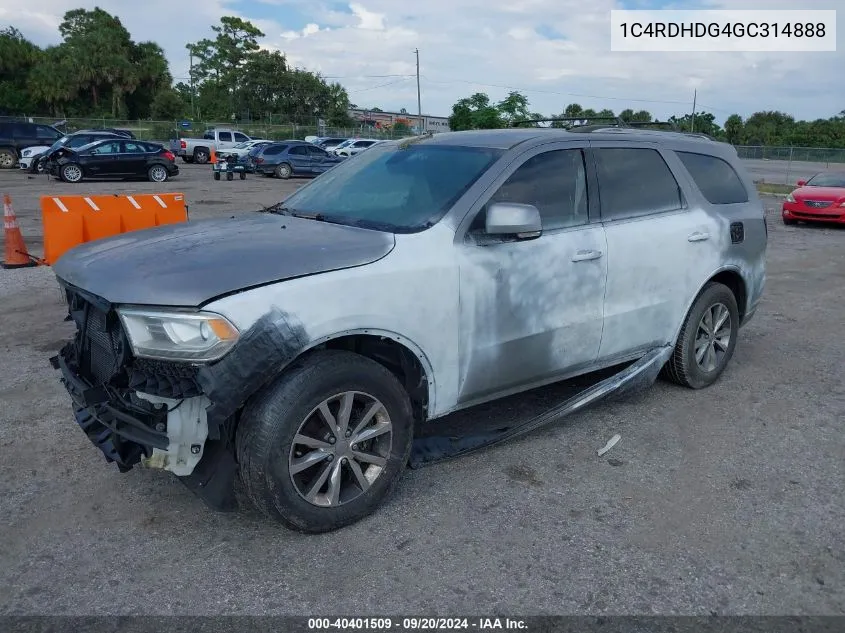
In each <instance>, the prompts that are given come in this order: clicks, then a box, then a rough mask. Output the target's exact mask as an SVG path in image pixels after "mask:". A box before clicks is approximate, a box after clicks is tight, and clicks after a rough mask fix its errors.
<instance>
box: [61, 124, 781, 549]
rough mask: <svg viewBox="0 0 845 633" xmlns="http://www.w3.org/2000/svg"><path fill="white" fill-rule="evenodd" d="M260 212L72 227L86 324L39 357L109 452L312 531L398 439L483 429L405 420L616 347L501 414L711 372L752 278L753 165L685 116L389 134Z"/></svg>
mask: <svg viewBox="0 0 845 633" xmlns="http://www.w3.org/2000/svg"><path fill="white" fill-rule="evenodd" d="M268 211H269V212H267V213H251V214H243V215H240V216H238V217H236V218H231V219H224V220H208V221H192V222H190V223H186V224H182V225H175V226H165V227H159V228H155V229H151V230H147V231H140V232H134V233H128V234H124V235H121V236H119V237H117V238H113V239H109V240H104V241H98V242H95V243H91V244H88V245H83V246H80V247H77V248H76V249H74V250H72V251H70V252H69V253H68V254H66V255H65V256H64V257H63V258H62V259H61V260H60V261H59V262H57V263H56V265H55V272H56V275H57V277H58V279H59V282H60V284H61V285H62V287H63V288H64V289H65V292H66V296H67V301H68V306H69V312H70V318H72V319H73V320H74V321H75V322H76V324H77V328H78V331H77V333H76V336H75V338H74V340H73V341H71V342H69V343H68V344H67V345H66V346H65V347H64V348H62V350H61V352H60V353H59V354H58V355H57V356H56V357H54V358H53V359H52V363H53V366H54V367H55V368H56V369H59V370H60V371H61V374H62V380H63V382H64V384H65V385H66V387H67V389H68V391H69V393H70V394H71V396H72V399H73V405H74V412H75V417H76V421H77V423H78V424H79V425H80V427H81V428H82V430H83V431H85V433H86V434H87V435H88V437H89V438H90V439H91V441H92V442H93V443H94V444H96V445H97V446H98V447H99V448H100V449H101V450H102V451H103V452H104V454H105V455H106V458H107V460H108V461H110V462H115V463H116V464H117V466H118V468H119V469H120V470H121V471H125V470H127V469H129V468H132V466H133V465H135V464H138V463H139V462H140V463H141V464H143V465H146V466H150V467H155V468H161V469H164V470H168V471H171V472H172V473H175V474H176V475H177V476H179V477H180V478H181V479H182V481H184V482H185V483H186V484H187V485H188V486H189V487H190V488H191V489H192V490H194V491H195V492H196V493H197V494H199V495H200V496H201V497H202V498H203V499H205V500H206V501H207V502H208V503H209V504H210V505H211V506H212V507H215V508H218V509H232V508H234V507H236V502H235V499H236V497H235V495H234V493H233V489H234V484H235V481H236V479H237V478H238V477H239V478H240V480H241V481H242V483H243V490H244V492H245V493H246V496H247V497H248V498H250V499H251V500H252V502H254V503H255V505H256V506H257V507H258V508H260V509H261V510H262V511H264V512H265V513H266V514H267V515H268V516H270V517H272V518H274V519H276V520H279V521H281V522H283V523H284V524H285V525H287V526H289V527H291V528H294V529H297V530H301V531H306V532H321V531H327V530H332V529H335V528H338V527H340V526H343V525H347V524H350V523H352V522H354V521H357V520H359V519H361V518H362V517H364V516H366V515H368V514H370V513H372V512H373V511H374V510H375V509H376V508H377V506H378V505H379V504H380V503H381V502H382V501H383V500H384V499H385V497H386V496H387V495H388V494H389V492H390V491H391V489H392V488H393V486H394V484H395V483H396V481H397V479H398V478H399V476H400V474H401V472H402V471H403V469H404V468H405V467H406V465H407V464H408V463H409V461H410V462H412V465H413V464H414V462H424V461H426V460H427V459H431V458H437V457H442V456H449V455H455V454H460V453H462V452H466V451H467V450H473V449H475V448H478V447H479V446H482V445H484V444H489V443H491V442H492V441H496V440H497V438H496V437H492V436H486V437H483V438H480V439H479V438H478V437H475V438H472V437H470V438H464V439H461V438H458V439H457V440H455V439H449V438H437V437H436V434H435V437H434V438H431V437H428V438H423V437H418V438H417V439H416V440H415V437H414V435H415V430H416V431H420V430H426V431H427V432H428V435H431V432H430V431H429V429H433V428H436V426H435V425H436V424H437V423H436V420H438V419H442V418H443V417H444V416H446V415H447V414H450V413H452V412H454V411H457V410H459V409H464V408H466V407H470V406H473V405H476V404H479V403H482V402H486V401H490V400H493V399H497V398H501V397H503V396H506V395H510V394H515V393H518V392H521V391H525V390H528V389H531V388H534V387H537V386H540V385H544V384H549V383H552V382H555V381H560V380H565V379H569V378H572V377H575V376H580V375H582V374H587V373H592V372H596V371H597V370H600V369H608V368H612V369H611V372H610V373H611V376H610V377H609V378H605V379H603V380H600V381H598V382H597V383H596V385H594V386H593V387H591V388H589V389H588V390H587V391H585V392H584V393H582V394H580V395H579V396H578V397H576V398H575V399H574V400H572V401H567V402H565V403H561V404H560V405H559V406H557V407H555V408H554V409H553V410H551V411H549V412H547V414H546V415H544V416H541V418H540V419H533V420H527V421H522V422H517V423H515V424H514V426H513V427H512V428H511V429H509V430H507V431H506V432H505V433H504V436H507V435H513V434H516V433H520V432H525V431H526V430H529V429H530V428H534V427H536V426H537V425H538V424H540V423H543V422H547V421H548V420H551V419H553V418H556V417H558V416H559V415H562V414H564V413H567V412H569V411H573V410H575V409H577V408H579V407H580V406H583V405H584V404H585V403H587V402H591V401H593V400H595V399H596V398H597V397H600V396H602V395H604V394H606V393H609V392H612V391H614V390H618V389H620V388H622V387H625V386H630V385H632V384H634V383H639V384H643V383H645V384H650V383H651V382H653V381H654V380H655V379H657V377H658V375H659V374H662V375H663V376H665V377H666V378H667V379H669V380H672V381H674V382H676V383H680V384H681V385H685V386H687V387H691V388H693V389H700V388H704V387H707V386H709V385H711V384H712V383H713V382H714V381H716V380H717V378H718V377H719V376H720V374H721V373H722V372H723V370H724V369H725V366H726V365H727V363H728V362H729V360H730V358H731V356H732V354H733V353H734V349H735V346H736V343H737V337H738V335H739V328H740V326H741V325H743V324H745V323H747V322H748V320H749V319H750V318H751V317H752V315H753V314H754V311H755V309H756V307H757V305H758V302H759V301H760V296H761V293H762V292H763V286H764V281H765V261H766V259H765V256H766V244H767V229H766V223H765V217H764V210H763V206H762V204H761V202H760V200H759V198H758V196H757V193H756V191H755V188H754V186H753V184H752V182H751V180H750V178H749V176H748V175H747V173H746V171H745V170H744V168H743V166H742V165H741V163H740V161H739V160H738V158H737V154H736V152H735V150H734V149H733V148H732V147H731V146H730V145H727V144H723V143H719V142H715V141H713V140H710V139H708V138H704V137H699V136H695V135H689V134H681V133H671V132H657V131H642V130H633V129H625V128H617V129H614V128H610V129H603V130H594V131H590V132H586V131H580V132H579V131H566V130H552V129H536V128H535V129H509V130H491V131H472V132H454V133H443V134H438V135H436V136H433V137H418V138H415V139H412V140H405V141H402V142H388V143H384V144H379V145H378V146H375V147H373V148H372V149H370V150H367V151H366V152H364V153H362V154H361V155H360V156H357V157H356V158H355V160H350V161H347V162H344V163H341V164H340V165H338V166H336V167H335V168H334V169H332V170H330V171H328V172H326V173H325V174H323V175H321V176H319V177H318V178H316V179H315V180H313V181H312V182H310V183H309V184H307V185H305V186H304V187H302V188H300V189H299V190H298V191H296V192H295V193H293V194H292V195H290V196H289V197H288V198H286V199H285V200H284V201H283V202H281V203H279V204H278V205H276V206H275V207H273V208H271V209H269V210H268ZM604 373H605V374H606V373H607V372H604ZM422 435H425V434H422ZM501 437H503V436H500V437H499V438H498V439H501Z"/></svg>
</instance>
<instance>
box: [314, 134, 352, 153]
mask: <svg viewBox="0 0 845 633" xmlns="http://www.w3.org/2000/svg"><path fill="white" fill-rule="evenodd" d="M347 140H348V139H345V138H331V137H330V138H321V139H319V140H318V141H317V142H316V143H315V145H316V146H317V147H322V148H323V149H324V150H326V151H327V152H330V151H332V150H333V149H336V148H337V146H338V145H340V144H341V143H344V142H345V141H347Z"/></svg>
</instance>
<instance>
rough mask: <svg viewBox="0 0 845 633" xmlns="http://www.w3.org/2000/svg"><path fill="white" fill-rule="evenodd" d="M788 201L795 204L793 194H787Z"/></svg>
mask: <svg viewBox="0 0 845 633" xmlns="http://www.w3.org/2000/svg"><path fill="white" fill-rule="evenodd" d="M786 201H787V202H795V198H793V197H792V194H791V193H788V194H786Z"/></svg>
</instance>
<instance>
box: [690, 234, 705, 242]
mask: <svg viewBox="0 0 845 633" xmlns="http://www.w3.org/2000/svg"><path fill="white" fill-rule="evenodd" d="M709 239H710V233H700V232H696V233H693V234H692V235H690V236H689V237H688V238H687V240H688V241H690V242H703V241H704V240H709Z"/></svg>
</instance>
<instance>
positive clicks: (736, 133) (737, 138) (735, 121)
mask: <svg viewBox="0 0 845 633" xmlns="http://www.w3.org/2000/svg"><path fill="white" fill-rule="evenodd" d="M742 127H743V123H742V117H741V116H739V115H738V114H732V115H730V116H729V117H728V118H727V119H726V120H725V140H726V141H727V142H728V143H732V144H734V145H739V144H740V142H741V140H742Z"/></svg>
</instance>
